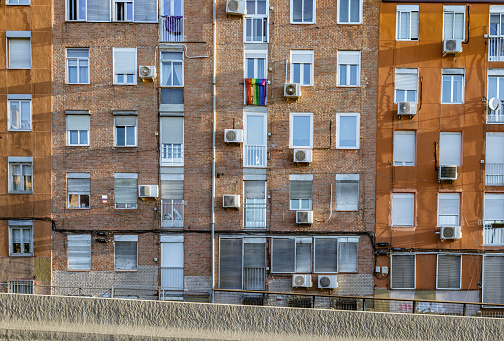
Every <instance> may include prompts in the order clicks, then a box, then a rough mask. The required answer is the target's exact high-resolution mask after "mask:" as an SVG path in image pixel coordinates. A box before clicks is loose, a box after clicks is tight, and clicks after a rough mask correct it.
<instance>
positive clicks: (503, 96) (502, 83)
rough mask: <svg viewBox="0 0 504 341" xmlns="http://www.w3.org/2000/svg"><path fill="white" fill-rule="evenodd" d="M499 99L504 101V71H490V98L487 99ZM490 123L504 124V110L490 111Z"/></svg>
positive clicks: (488, 119)
mask: <svg viewBox="0 0 504 341" xmlns="http://www.w3.org/2000/svg"><path fill="white" fill-rule="evenodd" d="M494 97H497V98H499V99H500V100H501V102H502V100H504V69H488V96H487V99H488V100H490V99H491V98H494ZM487 122H488V123H504V108H503V106H502V105H501V107H500V108H499V110H495V111H494V110H488V117H487Z"/></svg>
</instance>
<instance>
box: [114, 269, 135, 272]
mask: <svg viewBox="0 0 504 341" xmlns="http://www.w3.org/2000/svg"><path fill="white" fill-rule="evenodd" d="M114 271H115V272H138V269H133V270H117V269H114Z"/></svg>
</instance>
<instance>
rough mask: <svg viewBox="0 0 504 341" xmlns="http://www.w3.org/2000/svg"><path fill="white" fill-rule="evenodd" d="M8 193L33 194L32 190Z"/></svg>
mask: <svg viewBox="0 0 504 341" xmlns="http://www.w3.org/2000/svg"><path fill="white" fill-rule="evenodd" d="M9 194H33V191H26V192H9Z"/></svg>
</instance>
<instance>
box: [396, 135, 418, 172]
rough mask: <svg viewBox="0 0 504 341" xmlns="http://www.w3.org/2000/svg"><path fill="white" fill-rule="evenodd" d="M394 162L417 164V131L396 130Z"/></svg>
mask: <svg viewBox="0 0 504 341" xmlns="http://www.w3.org/2000/svg"><path fill="white" fill-rule="evenodd" d="M393 152H394V164H396V165H401V164H402V165H414V164H415V132H414V131H395V132H394V151H393Z"/></svg>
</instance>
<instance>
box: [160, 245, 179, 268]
mask: <svg viewBox="0 0 504 341" xmlns="http://www.w3.org/2000/svg"><path fill="white" fill-rule="evenodd" d="M161 248H162V249H161V253H162V262H163V264H162V265H161V267H163V268H184V243H183V242H182V243H163V242H161Z"/></svg>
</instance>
